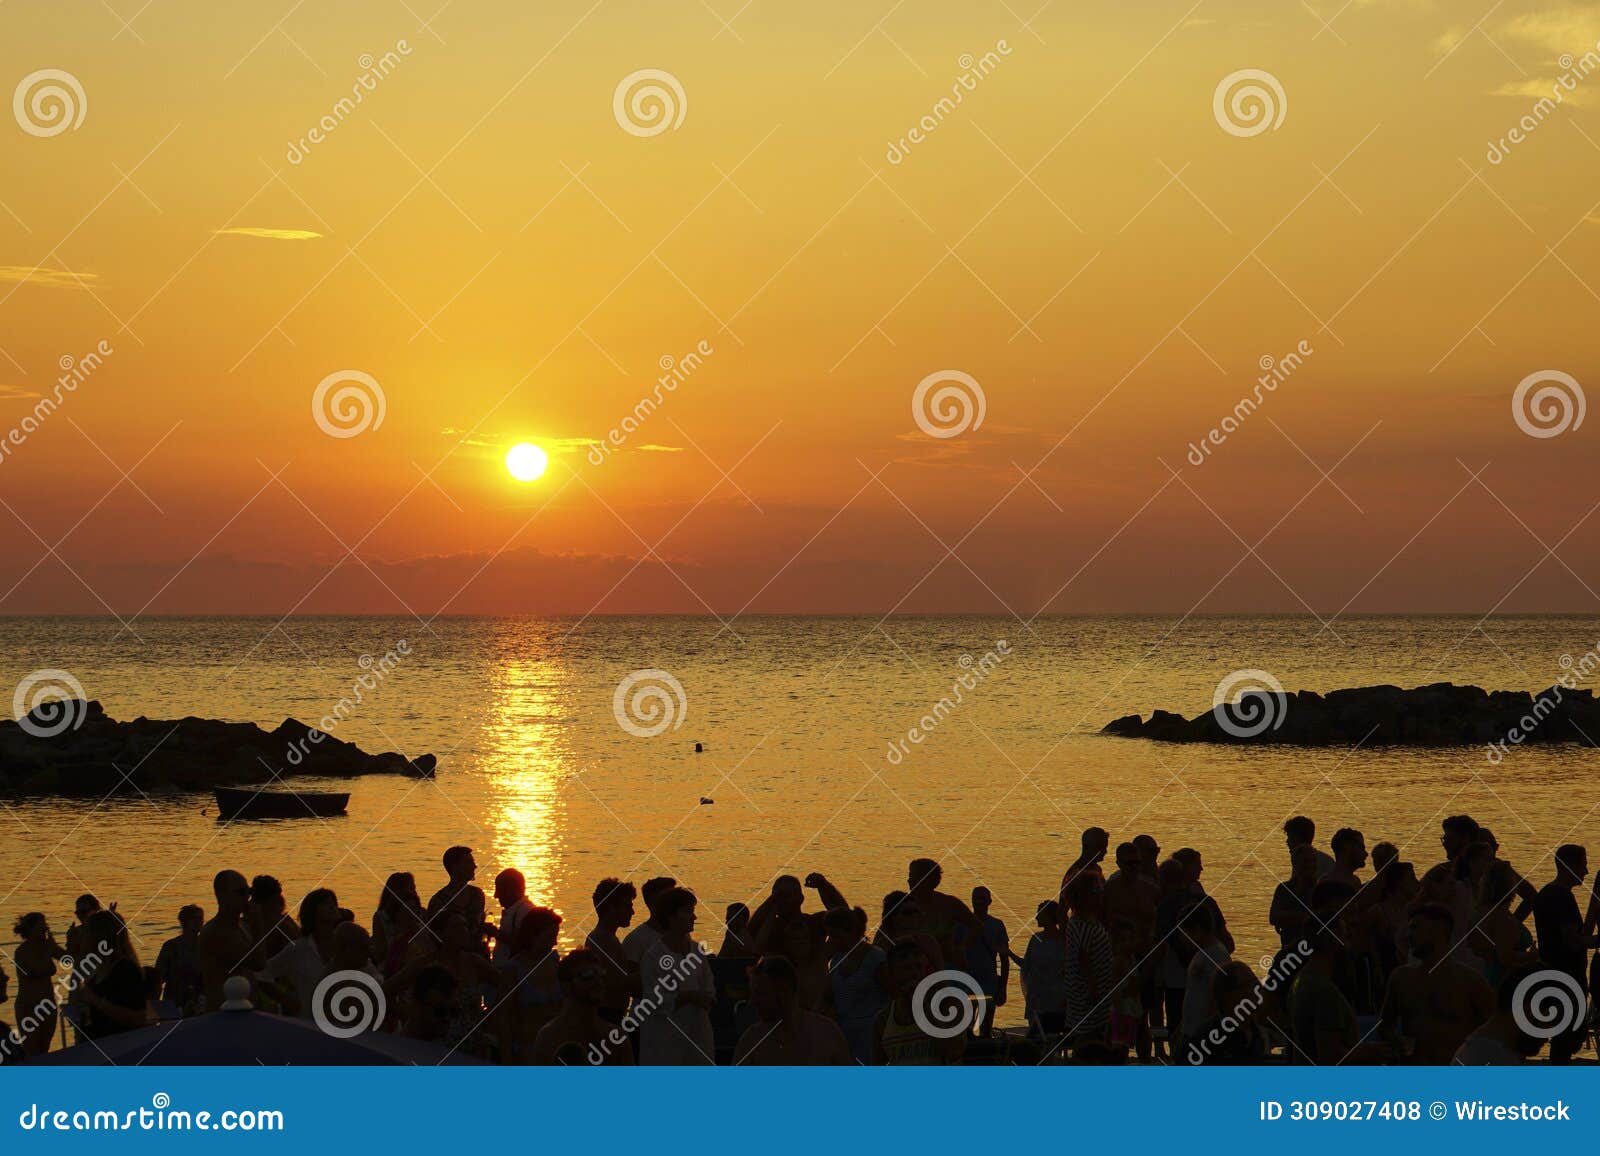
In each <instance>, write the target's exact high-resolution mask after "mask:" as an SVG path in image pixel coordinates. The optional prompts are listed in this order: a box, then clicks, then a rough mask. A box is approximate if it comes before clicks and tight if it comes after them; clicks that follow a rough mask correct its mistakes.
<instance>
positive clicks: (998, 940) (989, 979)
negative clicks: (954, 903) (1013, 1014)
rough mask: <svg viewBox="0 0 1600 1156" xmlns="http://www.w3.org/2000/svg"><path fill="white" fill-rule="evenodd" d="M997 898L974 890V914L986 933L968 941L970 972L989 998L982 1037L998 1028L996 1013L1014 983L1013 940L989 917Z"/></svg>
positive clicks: (980, 933)
mask: <svg viewBox="0 0 1600 1156" xmlns="http://www.w3.org/2000/svg"><path fill="white" fill-rule="evenodd" d="M993 905H994V896H993V895H992V894H991V893H990V891H989V889H988V888H987V887H974V888H973V889H972V914H973V917H974V918H975V919H977V921H978V925H979V927H980V928H982V930H981V931H980V932H979V933H978V935H977V936H975V937H973V938H972V939H970V940H968V941H967V972H968V974H970V975H971V976H972V978H973V979H975V980H977V981H978V986H979V987H980V988H982V989H983V994H984V995H986V996H988V997H989V1003H988V1005H987V1006H986V1007H985V1008H984V1013H983V1022H982V1023H981V1024H979V1026H978V1034H979V1035H980V1036H987V1035H989V1033H990V1030H991V1029H992V1028H993V1027H994V1016H995V1011H996V1009H998V1008H1002V1007H1004V1006H1005V1003H1006V987H1007V985H1008V984H1009V983H1010V980H1011V940H1010V937H1009V936H1008V935H1007V934H1006V925H1005V924H1004V923H1002V922H1001V921H1000V920H999V919H998V918H997V917H996V916H993V915H990V914H989V909H990V907H992V906H993Z"/></svg>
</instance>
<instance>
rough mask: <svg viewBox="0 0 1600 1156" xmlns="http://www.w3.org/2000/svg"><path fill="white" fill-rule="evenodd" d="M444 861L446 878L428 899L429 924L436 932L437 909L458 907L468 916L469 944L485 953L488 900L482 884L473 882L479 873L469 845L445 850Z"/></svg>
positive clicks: (481, 953)
mask: <svg viewBox="0 0 1600 1156" xmlns="http://www.w3.org/2000/svg"><path fill="white" fill-rule="evenodd" d="M443 861H444V870H445V874H446V875H448V876H449V880H448V882H446V883H445V885H444V886H443V887H441V888H439V890H437V891H435V892H434V893H433V898H431V899H429V900H428V926H429V928H430V930H433V931H434V932H435V933H437V931H438V928H437V926H436V925H437V922H438V917H439V913H440V912H441V911H443V910H445V909H446V908H451V909H454V910H456V911H459V912H461V914H462V915H464V916H466V918H467V928H468V933H469V935H470V936H471V937H472V944H471V945H469V946H470V947H471V949H472V950H473V951H476V952H478V953H479V954H480V955H487V954H488V952H487V951H486V950H485V948H484V944H483V934H484V929H485V922H484V921H485V917H486V912H487V911H488V901H487V900H486V899H485V898H484V895H483V888H481V887H478V886H476V885H474V884H473V882H472V881H473V880H474V879H476V878H477V877H478V861H477V859H475V858H474V857H473V854H472V848H471V847H451V848H449V849H448V850H446V851H445V853H444V857H443Z"/></svg>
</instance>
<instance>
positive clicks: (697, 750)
mask: <svg viewBox="0 0 1600 1156" xmlns="http://www.w3.org/2000/svg"><path fill="white" fill-rule="evenodd" d="M704 750H705V747H703V746H701V745H700V744H699V743H695V744H694V753H695V754H697V755H698V754H700V753H701V752H702V751H704Z"/></svg>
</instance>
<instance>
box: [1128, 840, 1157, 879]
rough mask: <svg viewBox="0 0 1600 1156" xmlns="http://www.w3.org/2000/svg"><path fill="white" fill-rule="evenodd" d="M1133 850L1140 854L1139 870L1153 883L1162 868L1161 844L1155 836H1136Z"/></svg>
mask: <svg viewBox="0 0 1600 1156" xmlns="http://www.w3.org/2000/svg"><path fill="white" fill-rule="evenodd" d="M1133 849H1134V850H1135V851H1137V852H1138V853H1139V870H1140V872H1141V873H1142V874H1143V875H1144V877H1145V878H1146V879H1148V880H1150V882H1151V883H1154V882H1156V873H1157V871H1159V870H1160V868H1161V844H1160V843H1157V842H1156V837H1155V836H1154V835H1135V836H1134V837H1133Z"/></svg>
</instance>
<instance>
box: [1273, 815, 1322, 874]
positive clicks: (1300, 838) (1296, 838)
mask: <svg viewBox="0 0 1600 1156" xmlns="http://www.w3.org/2000/svg"><path fill="white" fill-rule="evenodd" d="M1283 842H1284V845H1285V846H1286V847H1288V849H1289V858H1290V860H1291V861H1292V860H1293V859H1294V849H1295V848H1296V847H1310V848H1311V849H1312V851H1314V852H1316V857H1317V874H1316V877H1317V878H1318V879H1321V878H1323V877H1324V876H1325V875H1327V874H1328V872H1330V871H1332V870H1333V856H1332V855H1329V854H1328V853H1327V852H1326V851H1323V850H1321V849H1319V848H1318V847H1317V824H1316V823H1315V822H1314V821H1312V820H1311V819H1309V818H1307V817H1306V816H1305V815H1296V816H1294V818H1292V819H1286V820H1285V821H1284V824H1283Z"/></svg>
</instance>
